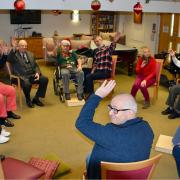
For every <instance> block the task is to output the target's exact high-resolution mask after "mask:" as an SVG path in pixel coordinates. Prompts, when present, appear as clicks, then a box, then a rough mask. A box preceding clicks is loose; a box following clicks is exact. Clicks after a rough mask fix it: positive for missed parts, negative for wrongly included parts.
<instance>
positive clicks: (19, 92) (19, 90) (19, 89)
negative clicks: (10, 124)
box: [17, 79, 23, 110]
mask: <svg viewBox="0 0 180 180" xmlns="http://www.w3.org/2000/svg"><path fill="white" fill-rule="evenodd" d="M17 89H18V96H19V106H20V109H21V110H22V106H23V104H22V90H21V84H20V79H18V84H17Z"/></svg>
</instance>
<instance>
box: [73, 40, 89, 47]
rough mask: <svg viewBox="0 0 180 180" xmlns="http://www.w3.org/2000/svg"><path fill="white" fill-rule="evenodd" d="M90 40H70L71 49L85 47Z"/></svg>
mask: <svg viewBox="0 0 180 180" xmlns="http://www.w3.org/2000/svg"><path fill="white" fill-rule="evenodd" d="M90 43H91V41H90V40H71V47H72V49H79V48H81V47H82V46H83V47H84V48H85V47H86V48H89V47H90Z"/></svg>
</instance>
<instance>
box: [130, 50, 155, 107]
mask: <svg viewBox="0 0 180 180" xmlns="http://www.w3.org/2000/svg"><path fill="white" fill-rule="evenodd" d="M155 81H156V61H155V59H154V58H153V57H152V56H151V53H150V50H149V48H148V47H143V48H142V55H141V56H139V58H138V62H137V65H136V79H135V82H134V84H133V87H132V89H131V95H132V96H134V97H135V96H136V94H137V91H138V90H139V89H140V90H141V92H142V94H143V96H144V99H145V101H144V106H143V109H146V108H148V107H149V106H150V98H149V93H148V90H147V88H148V87H149V86H152V85H153V84H154V83H155Z"/></svg>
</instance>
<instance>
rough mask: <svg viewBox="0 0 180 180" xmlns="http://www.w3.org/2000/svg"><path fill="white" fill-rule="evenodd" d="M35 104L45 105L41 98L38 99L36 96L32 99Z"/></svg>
mask: <svg viewBox="0 0 180 180" xmlns="http://www.w3.org/2000/svg"><path fill="white" fill-rule="evenodd" d="M32 103H33V104H36V105H37V106H41V107H42V106H44V104H43V103H42V102H41V101H40V100H39V99H36V98H34V99H33V101H32Z"/></svg>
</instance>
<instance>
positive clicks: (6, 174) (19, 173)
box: [0, 157, 44, 180]
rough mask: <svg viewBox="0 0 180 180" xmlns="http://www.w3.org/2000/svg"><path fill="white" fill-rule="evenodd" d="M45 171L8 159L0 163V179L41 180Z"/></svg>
mask: <svg viewBox="0 0 180 180" xmlns="http://www.w3.org/2000/svg"><path fill="white" fill-rule="evenodd" d="M43 175H44V171H42V170H40V169H38V168H36V167H34V166H32V165H31V164H29V163H26V162H23V161H21V160H17V159H14V158H11V157H6V158H5V159H4V160H2V161H0V179H33V180H35V179H39V178H41V177H43Z"/></svg>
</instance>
